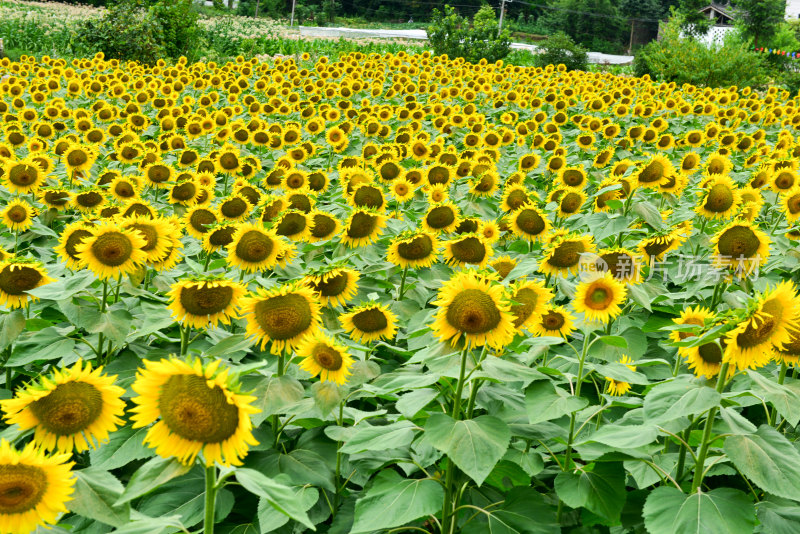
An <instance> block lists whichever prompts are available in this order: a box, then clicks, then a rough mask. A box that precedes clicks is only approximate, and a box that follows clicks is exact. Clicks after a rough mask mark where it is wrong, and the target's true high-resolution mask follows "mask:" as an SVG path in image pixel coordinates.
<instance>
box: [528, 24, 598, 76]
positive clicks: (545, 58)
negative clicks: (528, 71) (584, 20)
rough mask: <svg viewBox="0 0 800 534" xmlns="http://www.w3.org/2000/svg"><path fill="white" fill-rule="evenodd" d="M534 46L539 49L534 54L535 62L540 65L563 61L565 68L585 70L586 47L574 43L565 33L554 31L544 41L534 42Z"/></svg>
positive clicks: (555, 63) (557, 63) (556, 63)
mask: <svg viewBox="0 0 800 534" xmlns="http://www.w3.org/2000/svg"><path fill="white" fill-rule="evenodd" d="M536 46H537V47H538V48H539V51H540V52H539V54H537V55H536V64H537V65H538V66H540V67H544V66H545V65H559V64H562V63H563V64H564V66H566V67H567V70H586V65H587V54H586V49H584V48H583V47H582V46H580V45H578V44H575V41H573V40H572V39H571V38H570V36H569V35H567V34H566V33H563V32H558V33H555V34H553V35H551V36H550V37H548V38H547V39H545V40H544V41H540V42H538V43H536Z"/></svg>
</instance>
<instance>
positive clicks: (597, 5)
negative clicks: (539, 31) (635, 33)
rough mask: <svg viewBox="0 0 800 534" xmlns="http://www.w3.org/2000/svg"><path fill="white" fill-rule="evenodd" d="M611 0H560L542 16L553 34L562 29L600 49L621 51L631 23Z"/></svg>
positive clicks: (614, 51) (584, 42)
mask: <svg viewBox="0 0 800 534" xmlns="http://www.w3.org/2000/svg"><path fill="white" fill-rule="evenodd" d="M617 3H618V2H615V1H612V0H557V1H556V2H553V4H552V7H553V9H551V10H547V12H546V13H545V14H544V15H543V16H542V17H541V19H542V22H541V23H542V25H543V26H545V27H547V28H549V30H550V33H556V32H563V33H566V34H567V35H569V36H570V37H571V38H572V39H573V40H574V41H575V42H577V43H579V44H580V45H582V46H584V47H589V48H591V49H592V50H594V51H597V52H607V53H619V52H622V48H623V43H624V44H627V37H628V35H629V33H628V31H629V25H628V23H627V17H626V16H624V15H622V14H621V13H620V11H619V9H618V7H617Z"/></svg>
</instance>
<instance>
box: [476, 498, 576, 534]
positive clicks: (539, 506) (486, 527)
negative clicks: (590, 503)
mask: <svg viewBox="0 0 800 534" xmlns="http://www.w3.org/2000/svg"><path fill="white" fill-rule="evenodd" d="M560 532H561V527H560V526H559V524H558V521H557V519H556V511H555V510H554V509H553V507H552V506H550V505H549V504H547V503H546V502H545V500H544V496H543V495H542V494H541V493H539V492H538V491H536V490H534V489H533V488H514V489H512V490H511V491H509V492H508V494H507V495H506V500H505V501H504V502H503V505H502V507H501V508H500V509H499V510H497V509H493V510H491V511H490V512H489V513H488V514H479V516H478V517H477V518H476V519H475V520H473V521H471V522H469V523H467V524H466V525H465V526H464V528H463V529H462V533H463V534H559V533H560Z"/></svg>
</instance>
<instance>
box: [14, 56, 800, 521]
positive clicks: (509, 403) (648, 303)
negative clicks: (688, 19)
mask: <svg viewBox="0 0 800 534" xmlns="http://www.w3.org/2000/svg"><path fill="white" fill-rule="evenodd" d="M0 115H2V119H3V121H2V133H1V134H0V183H1V184H2V188H1V189H0V223H1V224H2V231H1V233H0V245H2V249H0V304H1V305H2V312H1V313H0V421H1V422H0V533H2V534H8V533H14V534H17V533H25V534H27V533H29V532H32V531H37V532H38V531H39V530H37V529H42V530H41V531H42V532H45V531H46V532H54V533H56V534H64V533H73V534H78V533H81V534H83V533H86V534H105V533H109V532H117V533H127V534H134V533H147V534H160V533H173V532H184V533H198V532H203V533H205V534H210V533H212V532H217V533H230V534H234V533H235V534H261V533H267V532H279V533H296V532H311V531H316V532H325V533H331V534H333V533H341V534H343V533H371V532H375V533H378V532H381V533H387V534H388V533H400V532H402V533H408V532H428V533H446V534H454V533H464V534H480V533H504V534H506V533H508V534H514V533H525V534H548V533H559V532H574V533H594V532H597V533H615V534H622V533H650V534H670V533H676V534H677V533H680V534H683V533H686V532H703V533H713V534H745V533H751V532H764V533H792V532H798V531H800V515H798V512H797V509H798V506H799V505H800V452H798V443H797V441H798V436H797V424H798V423H799V422H800V380H799V379H798V378H797V374H798V372H797V367H796V366H797V363H798V359H799V358H800V324H799V323H798V321H800V297H798V288H797V286H796V283H797V281H798V269H799V268H800V253H798V248H797V240H798V239H800V226H798V219H800V174H798V166H799V165H798V161H799V158H800V138H798V137H796V134H797V129H798V127H800V97H797V96H794V97H793V96H792V95H790V94H788V93H787V92H784V91H781V90H777V89H774V88H772V89H769V90H767V91H765V92H756V91H752V90H751V89H750V88H748V87H745V88H739V87H728V88H720V89H713V90H711V89H703V88H698V87H694V86H689V85H685V86H682V87H678V86H675V85H674V84H664V83H661V84H659V83H655V82H653V81H651V80H650V79H649V78H647V77H644V78H633V77H616V76H613V75H611V74H608V73H586V72H577V71H573V72H566V71H565V69H563V66H561V68H556V67H553V66H550V67H547V68H545V69H541V68H526V67H519V66H509V65H505V64H503V63H502V62H498V63H496V64H487V63H486V62H481V63H479V64H470V63H466V62H464V61H463V60H455V61H454V60H450V59H448V58H447V57H436V56H431V55H430V54H429V53H427V52H425V53H421V54H408V53H405V52H398V53H394V54H392V53H387V54H381V55H379V54H363V53H360V52H352V53H349V54H341V55H340V56H339V57H336V58H334V57H330V58H329V57H325V56H323V57H320V58H318V59H311V58H310V57H309V56H308V55H303V56H298V57H297V58H276V59H270V60H264V61H259V60H256V59H252V60H248V59H244V58H242V57H238V58H236V59H235V60H234V61H231V62H228V63H225V64H216V63H214V62H209V63H189V62H187V61H185V60H183V59H182V60H180V61H178V62H177V63H175V64H166V63H164V62H159V64H157V65H154V66H146V65H142V64H138V63H133V62H129V63H120V62H118V61H116V60H105V59H104V58H103V56H102V55H97V56H95V57H94V58H88V59H74V60H70V61H67V60H64V59H54V58H50V57H46V56H45V57H40V58H34V57H29V56H25V57H23V58H22V59H21V60H20V61H19V62H11V61H9V60H8V59H4V60H1V61H0ZM46 528H49V530H44V529H46Z"/></svg>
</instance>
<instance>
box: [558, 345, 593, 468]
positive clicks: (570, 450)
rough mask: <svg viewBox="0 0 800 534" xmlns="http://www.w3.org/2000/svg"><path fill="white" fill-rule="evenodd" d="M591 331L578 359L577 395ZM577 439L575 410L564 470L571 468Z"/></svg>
mask: <svg viewBox="0 0 800 534" xmlns="http://www.w3.org/2000/svg"><path fill="white" fill-rule="evenodd" d="M590 337H591V333H589V334H586V335H585V336H584V337H583V349H581V358H580V360H579V361H578V377H577V383H576V384H575V396H576V397H580V396H581V385H582V384H583V364H584V362H585V361H586V354H587V353H588V352H589V346H590V345H589V338H590ZM574 439H575V412H572V413H571V414H570V416H569V437H568V439H567V452H566V455H565V457H564V471H566V470H568V469H569V463H570V460H571V459H572V441H573V440H574Z"/></svg>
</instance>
